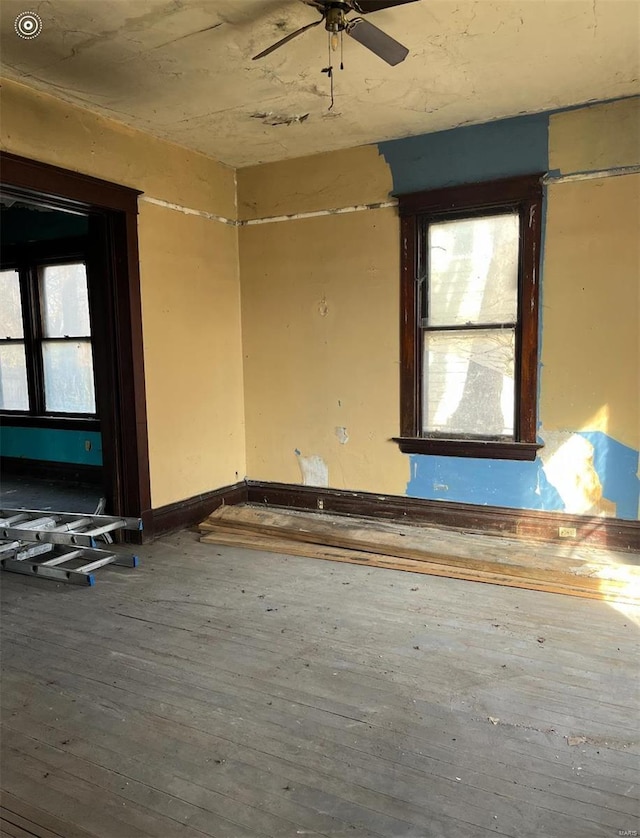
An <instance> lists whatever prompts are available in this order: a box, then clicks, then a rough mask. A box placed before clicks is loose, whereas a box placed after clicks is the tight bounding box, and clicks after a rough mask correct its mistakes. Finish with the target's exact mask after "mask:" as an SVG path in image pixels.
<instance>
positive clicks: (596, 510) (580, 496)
mask: <svg viewBox="0 0 640 838" xmlns="http://www.w3.org/2000/svg"><path fill="white" fill-rule="evenodd" d="M543 435H544V440H545V446H544V448H542V449H541V450H540V460H541V461H542V469H543V471H544V473H545V476H546V478H547V480H548V481H549V483H551V485H552V486H553V487H554V488H555V489H556V491H557V492H558V494H559V495H560V497H561V498H562V502H563V504H564V511H565V512H571V513H574V514H576V515H612V516H615V514H616V505H615V503H612V502H611V501H607V500H606V499H605V498H603V490H602V483H601V482H600V478H599V477H598V472H597V471H596V468H595V463H594V454H595V451H594V447H593V445H592V444H591V443H590V442H589V440H588V439H585V437H583V436H580V435H579V434H575V433H569V432H568V431H546V432H543Z"/></svg>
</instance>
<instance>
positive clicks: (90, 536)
mask: <svg viewBox="0 0 640 838" xmlns="http://www.w3.org/2000/svg"><path fill="white" fill-rule="evenodd" d="M117 530H133V531H140V530H142V521H141V520H140V519H139V518H124V517H123V518H119V517H113V516H111V515H97V514H96V515H86V514H81V513H71V512H49V511H44V510H37V509H0V567H1V568H2V570H7V571H10V572H12V573H23V574H25V575H27V576H39V577H40V578H43V579H53V580H55V581H56V582H66V583H70V584H74V585H94V584H95V576H94V575H93V571H94V570H97V569H98V568H100V567H104V566H105V565H109V564H114V565H119V566H120V567H137V566H138V558H137V556H133V555H123V554H119V553H114V552H113V551H112V550H105V549H100V548H98V547H97V544H98V540H100V541H102V542H106V543H107V544H108V543H111V541H112V533H114V532H116V531H117Z"/></svg>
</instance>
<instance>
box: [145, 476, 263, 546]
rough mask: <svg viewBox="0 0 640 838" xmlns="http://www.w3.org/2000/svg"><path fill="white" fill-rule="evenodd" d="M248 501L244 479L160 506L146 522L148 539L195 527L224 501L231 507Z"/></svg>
mask: <svg viewBox="0 0 640 838" xmlns="http://www.w3.org/2000/svg"><path fill="white" fill-rule="evenodd" d="M246 500H247V484H246V483H245V482H244V480H243V481H241V482H239V483H234V484H233V485H232V486H222V487H221V488H220V489H214V490H213V491H211V492H204V493H203V494H201V495H194V496H193V497H191V498H187V499H186V500H180V501H176V502H175V503H169V504H167V505H166V506H159V507H158V508H157V509H152V510H151V513H150V515H149V516H148V522H147V521H145V531H144V540H145V541H149V540H151V539H152V538H157V536H159V535H166V534H167V533H170V532H175V531H176V530H183V529H186V528H187V527H192V526H193V525H194V524H199V523H200V521H203V520H204V519H205V518H206V517H207V515H211V513H212V512H213V511H214V510H216V509H217V508H218V507H219V506H222V504H228V505H229V506H231V505H233V504H235V503H245V502H246Z"/></svg>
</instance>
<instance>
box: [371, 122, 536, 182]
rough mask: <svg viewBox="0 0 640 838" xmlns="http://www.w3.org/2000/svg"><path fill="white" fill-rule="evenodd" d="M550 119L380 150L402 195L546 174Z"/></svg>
mask: <svg viewBox="0 0 640 838" xmlns="http://www.w3.org/2000/svg"><path fill="white" fill-rule="evenodd" d="M548 137H549V114H547V113H543V114H534V115H533V116H517V117H513V118H512V119H501V120H499V121H497V122H487V123H485V124H484V125H467V126H464V127H462V128H453V129H452V130H450V131H438V132H437V133H435V134H423V135H421V136H419V137H408V138H406V139H403V140H389V141H387V142H383V143H379V144H378V151H379V152H380V154H382V156H383V157H384V158H385V160H386V161H387V163H388V164H389V167H390V168H391V175H392V177H393V190H394V192H395V193H396V194H402V193H404V192H419V191H420V190H422V189H438V188H440V187H443V186H457V185H459V184H463V183H476V182H477V181H482V180H495V179H497V178H503V177H513V176H515V175H531V174H535V173H536V172H546V171H547V170H548V168H549V139H548Z"/></svg>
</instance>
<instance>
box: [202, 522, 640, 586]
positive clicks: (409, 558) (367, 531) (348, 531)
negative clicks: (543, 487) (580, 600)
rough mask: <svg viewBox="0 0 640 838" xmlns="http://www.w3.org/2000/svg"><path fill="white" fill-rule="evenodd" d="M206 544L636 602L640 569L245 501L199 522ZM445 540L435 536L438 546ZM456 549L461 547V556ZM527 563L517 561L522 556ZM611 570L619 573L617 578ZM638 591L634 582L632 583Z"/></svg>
mask: <svg viewBox="0 0 640 838" xmlns="http://www.w3.org/2000/svg"><path fill="white" fill-rule="evenodd" d="M199 529H200V531H201V532H202V533H203V535H202V539H201V540H202V541H203V542H205V543H210V544H211V543H216V544H224V545H227V546H239V547H246V548H248V549H254V550H261V549H262V550H266V551H268V552H275V553H284V554H287V553H289V554H291V555H297V556H305V557H307V558H317V559H325V560H331V561H338V562H349V563H353V564H367V565H369V566H372V567H383V568H388V569H392V570H404V571H411V572H414V573H426V574H429V575H435V576H446V577H449V578H454V579H465V580H468V581H477V582H486V583H490V584H496V585H506V586H509V587H520V588H527V589H530V590H538V591H546V592H548V593H562V594H568V595H572V596H580V597H585V598H590V599H599V600H605V601H617V602H629V603H633V602H636V601H637V600H636V598H635V596H636V594H635V591H634V590H633V588H632V586H631V585H630V584H629V583H630V582H632V583H633V582H634V581H637V582H639V583H640V569H638V568H637V567H636V566H635V565H633V564H625V565H624V566H623V567H622V568H619V567H617V566H616V565H615V564H613V563H612V564H611V565H607V564H606V563H605V562H604V561H602V560H600V561H596V560H594V559H589V560H587V561H584V560H576V559H573V560H572V561H571V562H570V563H568V562H567V561H566V560H560V559H558V557H553V556H552V557H551V558H550V557H549V556H545V557H544V558H543V559H542V560H540V559H539V558H538V556H537V555H535V554H534V555H532V554H531V553H530V554H529V557H528V559H527V556H526V554H524V553H522V552H519V553H516V555H515V556H514V555H513V554H512V552H511V551H508V552H505V551H504V548H503V551H502V552H501V553H500V551H499V550H498V549H497V548H496V547H495V546H493V545H492V544H491V541H489V543H488V547H489V549H490V550H493V558H492V560H490V561H488V560H486V559H484V558H478V555H484V552H485V549H484V544H485V542H484V539H485V538H486V536H477V547H476V556H471V555H469V552H468V551H464V550H463V551H458V550H457V547H456V542H455V541H454V543H453V545H450V546H449V552H445V551H444V550H442V549H441V550H440V551H438V552H435V551H432V550H431V549H430V544H429V542H430V531H429V530H428V529H427V530H421V529H418V528H416V527H413V526H409V525H407V526H405V525H401V524H389V523H388V522H384V523H382V524H381V526H380V527H378V524H377V522H372V521H368V520H360V521H358V520H354V519H350V518H345V517H340V516H327V519H326V520H325V518H324V516H314V515H313V514H306V515H305V514H301V513H299V512H294V513H289V512H288V511H286V512H285V511H282V510H269V509H266V510H265V509H261V508H255V507H251V506H239V507H226V508H225V507H221V508H220V509H219V510H217V511H216V512H215V513H214V514H213V515H211V516H210V517H209V518H207V519H206V521H204V522H203V523H202V524H201V525H200V528H199ZM443 543H444V542H443V541H442V540H441V544H443ZM459 552H462V553H466V554H465V555H459ZM525 561H526V562H527V564H522V562H525ZM616 576H617V577H618V578H616ZM636 590H637V587H636Z"/></svg>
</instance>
